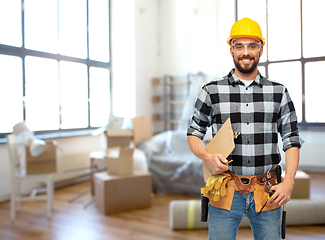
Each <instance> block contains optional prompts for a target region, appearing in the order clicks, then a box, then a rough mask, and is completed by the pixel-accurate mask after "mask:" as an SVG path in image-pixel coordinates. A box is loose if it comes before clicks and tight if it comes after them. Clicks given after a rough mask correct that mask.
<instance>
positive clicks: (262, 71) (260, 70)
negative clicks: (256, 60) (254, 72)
mask: <svg viewBox="0 0 325 240" xmlns="http://www.w3.org/2000/svg"><path fill="white" fill-rule="evenodd" d="M257 69H258V71H259V72H260V73H261V74H262V76H263V77H265V76H266V74H265V67H264V66H258V67H257Z"/></svg>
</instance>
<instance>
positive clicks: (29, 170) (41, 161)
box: [26, 142, 56, 175]
mask: <svg viewBox="0 0 325 240" xmlns="http://www.w3.org/2000/svg"><path fill="white" fill-rule="evenodd" d="M43 173H56V145H55V144H54V143H53V142H46V149H45V151H44V153H42V154H41V155H40V156H38V157H32V156H31V155H30V152H29V148H28V147H26V174H27V175H30V174H43Z"/></svg>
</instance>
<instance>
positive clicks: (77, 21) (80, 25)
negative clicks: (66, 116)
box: [59, 0, 87, 59]
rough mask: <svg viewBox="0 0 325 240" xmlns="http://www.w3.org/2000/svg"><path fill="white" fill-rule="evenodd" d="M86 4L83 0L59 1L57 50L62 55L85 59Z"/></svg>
mask: <svg viewBox="0 0 325 240" xmlns="http://www.w3.org/2000/svg"><path fill="white" fill-rule="evenodd" d="M86 4H87V3H86V1H85V0H63V1H62V0H61V1H60V4H59V14H60V15H59V21H60V25H59V31H60V32H59V49H60V54H62V55H66V56H71V57H77V58H84V59H85V58H87V5H86ZM72 12H73V17H72V16H71V13H72Z"/></svg>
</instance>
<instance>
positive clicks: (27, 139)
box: [13, 122, 46, 157]
mask: <svg viewBox="0 0 325 240" xmlns="http://www.w3.org/2000/svg"><path fill="white" fill-rule="evenodd" d="M13 134H14V135H15V136H16V140H17V142H18V143H24V144H25V146H28V147H29V151H30V155H31V156H32V157H37V156H39V155H41V154H42V153H43V152H44V151H45V148H46V143H45V142H44V141H43V140H40V139H37V138H35V136H34V132H32V131H30V130H29V128H28V127H27V125H26V123H25V122H20V123H18V124H16V125H15V126H14V127H13Z"/></svg>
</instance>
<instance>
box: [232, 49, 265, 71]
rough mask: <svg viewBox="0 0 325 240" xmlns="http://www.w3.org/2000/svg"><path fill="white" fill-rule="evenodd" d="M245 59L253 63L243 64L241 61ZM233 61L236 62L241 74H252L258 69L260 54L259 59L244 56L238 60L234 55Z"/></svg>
mask: <svg viewBox="0 0 325 240" xmlns="http://www.w3.org/2000/svg"><path fill="white" fill-rule="evenodd" d="M244 58H248V59H252V60H253V63H252V64H250V65H247V64H241V63H240V61H239V59H244ZM233 60H234V63H235V66H236V68H237V69H238V71H239V72H241V73H244V74H250V73H252V72H253V71H254V70H255V69H256V68H257V65H258V62H259V60H260V54H258V57H251V56H250V55H243V56H241V57H238V58H236V59H235V57H234V55H233Z"/></svg>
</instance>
